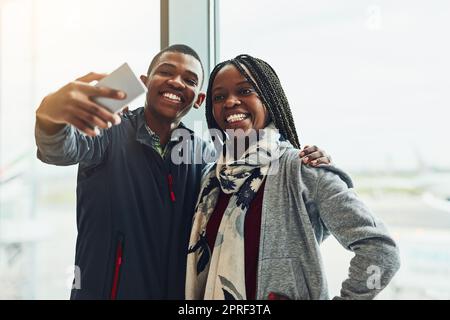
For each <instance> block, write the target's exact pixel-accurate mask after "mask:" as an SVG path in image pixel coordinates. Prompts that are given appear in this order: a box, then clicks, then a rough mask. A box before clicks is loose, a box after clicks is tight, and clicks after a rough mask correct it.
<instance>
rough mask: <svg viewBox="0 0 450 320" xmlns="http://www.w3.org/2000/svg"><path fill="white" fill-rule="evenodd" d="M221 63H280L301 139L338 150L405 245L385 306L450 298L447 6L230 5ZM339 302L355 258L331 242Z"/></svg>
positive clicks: (339, 159)
mask: <svg viewBox="0 0 450 320" xmlns="http://www.w3.org/2000/svg"><path fill="white" fill-rule="evenodd" d="M219 4H220V10H219V12H220V26H219V34H220V36H219V38H220V50H221V51H220V60H221V61H222V60H225V59H229V58H232V57H234V56H236V55H237V54H240V53H248V54H251V55H254V56H257V57H260V58H262V59H264V60H266V61H267V62H269V63H270V64H271V65H272V66H273V67H274V68H275V70H276V71H277V73H278V75H279V77H280V78H281V81H282V84H283V86H284V89H285V91H286V93H287V96H288V98H289V101H290V104H291V108H292V111H293V115H294V119H295V122H296V126H297V130H298V133H299V137H300V141H301V143H302V144H305V143H308V144H316V145H318V146H320V147H322V148H324V149H325V150H326V151H327V152H328V153H330V154H331V155H332V156H333V158H334V161H335V163H336V165H337V166H339V167H341V168H343V169H344V170H346V171H347V172H349V173H350V174H351V175H352V177H353V179H354V182H355V185H356V190H357V192H358V193H359V194H360V196H361V197H362V198H363V200H364V201H365V202H366V203H367V204H368V205H369V206H370V208H371V209H372V210H373V212H374V213H375V214H377V215H378V216H380V217H381V218H382V219H383V220H384V221H385V222H386V223H387V225H388V227H389V229H390V230H391V233H392V234H393V236H394V237H395V238H396V239H397V241H398V243H399V246H400V250H401V257H402V267H401V269H400V271H399V273H398V274H397V276H396V277H395V278H394V280H393V282H392V283H391V285H390V286H389V287H388V288H387V290H385V291H384V292H383V293H382V294H381V296H380V297H383V298H395V299H402V298H413V299H422V298H425V299H427V298H438V299H440V298H445V299H448V298H450V283H449V282H448V279H449V276H450V263H449V262H450V250H449V248H450V148H448V137H449V136H450V126H449V125H448V119H449V118H450V111H449V108H448V106H449V105H450V97H449V95H448V74H449V73H450V61H449V59H448V56H449V55H450V45H449V43H448V41H445V40H444V39H445V35H446V33H447V31H446V30H449V29H450V21H449V20H448V14H447V13H448V12H449V10H450V5H449V4H448V3H447V2H445V1H438V0H433V1H428V2H427V3H426V5H424V3H423V2H421V1H406V0H401V1H388V0H377V1H361V0H351V1H345V2H342V1H323V0H322V1H303V0H301V1H289V0H279V1H273V0H247V1H239V0H225V1H220V3H219ZM323 253H324V259H325V266H326V268H327V272H328V276H329V281H330V290H331V294H338V293H339V288H340V284H341V282H342V280H343V279H344V278H345V277H346V275H347V267H348V262H349V259H350V258H351V257H352V254H351V253H349V252H347V251H345V250H344V249H341V247H340V246H339V245H338V244H337V242H336V241H333V240H327V241H325V243H324V245H323Z"/></svg>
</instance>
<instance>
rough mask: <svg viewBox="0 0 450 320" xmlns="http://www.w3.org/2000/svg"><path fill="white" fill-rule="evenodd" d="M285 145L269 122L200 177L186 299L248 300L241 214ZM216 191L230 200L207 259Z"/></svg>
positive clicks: (288, 144)
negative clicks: (242, 149)
mask: <svg viewBox="0 0 450 320" xmlns="http://www.w3.org/2000/svg"><path fill="white" fill-rule="evenodd" d="M229 142H230V140H228V141H227V142H226V144H227V143H229ZM289 147H292V145H291V144H290V143H289V142H288V141H286V140H284V139H282V137H281V136H280V134H279V133H278V130H277V129H276V128H275V126H274V125H273V124H272V123H271V124H269V125H268V126H267V127H266V128H264V129H263V130H260V133H259V138H258V141H257V142H256V143H254V144H251V145H250V146H249V147H248V148H247V150H245V152H244V153H243V154H242V156H240V157H239V159H237V160H235V159H234V158H232V157H230V156H227V152H224V153H223V154H222V155H221V157H220V158H219V159H218V162H217V163H216V164H215V166H214V167H213V168H212V169H211V171H210V172H209V173H208V174H207V175H206V176H205V177H204V178H203V180H202V186H201V190H200V196H199V199H198V202H197V206H196V209H195V215H194V218H193V219H194V220H193V225H192V231H191V237H190V241H189V251H188V259H187V271H186V299H207V300H211V299H219V300H223V299H225V300H233V299H236V300H237V299H246V290H245V257H244V254H245V253H244V222H245V214H246V212H247V210H248V208H249V207H250V203H251V201H252V200H253V198H254V197H255V195H256V193H257V192H258V190H259V187H260V186H261V184H262V183H263V181H264V179H265V178H266V176H267V175H268V174H272V173H271V172H269V170H271V167H272V168H273V167H274V165H273V164H274V162H276V161H278V159H279V158H280V157H281V156H282V155H283V153H284V152H285V151H286V149H287V148H289ZM225 150H226V148H225ZM231 153H232V152H231ZM228 154H230V153H228ZM214 168H215V170H214ZM220 189H222V191H223V192H224V193H227V194H232V196H231V198H230V201H229V203H228V206H227V208H226V209H225V212H224V214H223V217H222V221H221V223H220V226H219V230H218V233H217V237H216V241H215V244H214V250H213V254H212V257H211V252H210V249H209V247H208V243H207V240H206V226H207V224H208V220H209V218H210V217H211V214H212V213H213V212H214V209H215V207H216V203H217V200H218V197H219V194H220Z"/></svg>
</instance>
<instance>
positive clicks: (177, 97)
mask: <svg viewBox="0 0 450 320" xmlns="http://www.w3.org/2000/svg"><path fill="white" fill-rule="evenodd" d="M163 97H165V98H168V99H170V100H175V101H181V98H180V97H179V96H177V95H176V94H173V93H169V92H166V93H164V94H163Z"/></svg>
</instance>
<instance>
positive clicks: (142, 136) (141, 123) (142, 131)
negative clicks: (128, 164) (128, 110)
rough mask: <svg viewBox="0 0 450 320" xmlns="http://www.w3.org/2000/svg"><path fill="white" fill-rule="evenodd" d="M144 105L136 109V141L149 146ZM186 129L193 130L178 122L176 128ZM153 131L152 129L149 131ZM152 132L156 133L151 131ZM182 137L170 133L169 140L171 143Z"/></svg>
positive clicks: (150, 144)
mask: <svg viewBox="0 0 450 320" xmlns="http://www.w3.org/2000/svg"><path fill="white" fill-rule="evenodd" d="M144 110H145V107H142V108H139V109H137V110H136V141H138V142H140V143H142V144H145V145H147V146H149V147H151V146H152V137H151V133H150V134H149V131H148V130H147V127H146V125H147V121H146V119H145V113H144ZM180 128H183V129H186V130H188V131H189V132H190V133H191V134H193V133H194V131H192V130H191V129H189V128H187V127H186V126H185V125H184V124H183V123H182V122H180V124H179V125H178V127H177V128H176V129H180ZM151 132H153V131H151ZM153 134H156V133H154V132H153ZM181 139H182V137H179V136H178V137H174V136H173V135H171V137H170V140H169V142H170V143H173V142H179V141H180V140H181Z"/></svg>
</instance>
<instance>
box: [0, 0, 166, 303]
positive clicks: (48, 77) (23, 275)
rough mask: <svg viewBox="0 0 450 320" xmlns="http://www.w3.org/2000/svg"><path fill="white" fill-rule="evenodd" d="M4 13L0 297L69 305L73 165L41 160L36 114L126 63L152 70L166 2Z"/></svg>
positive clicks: (20, 7) (43, 1)
mask: <svg viewBox="0 0 450 320" xmlns="http://www.w3.org/2000/svg"><path fill="white" fill-rule="evenodd" d="M0 14H1V18H0V19H1V20H0V22H1V25H0V42H1V43H0V283H2V285H1V286H0V298H8V299H16V298H18V299H23V298H25V299H33V298H39V299H66V298H68V296H69V293H70V292H69V288H70V285H69V283H71V281H72V279H73V271H74V270H73V263H74V257H75V239H76V211H75V186H76V176H75V175H76V166H71V167H67V168H64V167H50V166H48V165H44V164H42V163H40V162H39V161H38V160H37V159H36V147H35V144H34V117H35V116H34V112H35V109H36V108H37V106H38V105H39V103H40V100H41V99H42V98H43V97H44V96H45V95H46V94H48V93H50V92H51V91H54V90H56V89H58V88H59V87H61V86H63V85H64V84H65V83H67V82H69V81H71V80H74V79H75V78H77V77H79V76H82V75H84V74H86V73H88V72H90V71H96V72H105V73H107V72H111V71H112V70H114V69H115V68H117V67H118V66H119V65H121V64H122V63H123V62H125V61H126V62H128V63H129V64H130V66H131V67H132V68H133V69H134V70H135V72H136V73H138V74H144V73H146V71H147V68H148V64H149V63H150V59H151V58H152V57H153V56H154V54H156V53H157V52H158V51H159V46H160V1H159V0H150V1H149V0H135V1H133V3H132V5H130V3H129V2H126V1H119V0H114V1H111V0H94V1H92V0H80V1H69V0H9V1H1V2H0ZM143 102H144V98H143V97H142V98H141V99H140V100H137V101H135V103H134V104H133V105H132V106H130V108H134V107H138V106H141V105H143Z"/></svg>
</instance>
